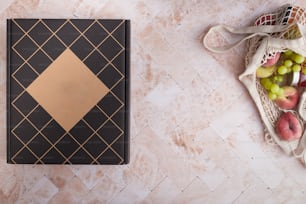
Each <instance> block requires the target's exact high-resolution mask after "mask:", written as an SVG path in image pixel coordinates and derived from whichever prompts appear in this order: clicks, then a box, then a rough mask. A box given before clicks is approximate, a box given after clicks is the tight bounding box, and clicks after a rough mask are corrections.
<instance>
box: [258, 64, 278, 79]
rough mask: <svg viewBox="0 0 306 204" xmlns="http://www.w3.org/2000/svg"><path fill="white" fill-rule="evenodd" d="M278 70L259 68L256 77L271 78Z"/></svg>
mask: <svg viewBox="0 0 306 204" xmlns="http://www.w3.org/2000/svg"><path fill="white" fill-rule="evenodd" d="M275 70H276V66H271V67H258V68H257V70H256V76H257V77H258V78H267V77H269V76H271V75H272V74H273V73H274V72H275Z"/></svg>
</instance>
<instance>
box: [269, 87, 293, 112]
mask: <svg viewBox="0 0 306 204" xmlns="http://www.w3.org/2000/svg"><path fill="white" fill-rule="evenodd" d="M282 88H283V90H284V94H283V95H281V96H278V97H277V98H276V99H275V103H276V104H277V105H278V106H279V107H280V108H282V109H286V110H289V109H292V108H294V107H295V106H296V105H297V104H298V101H299V93H298V90H297V89H296V88H294V87H293V86H284V87H282Z"/></svg>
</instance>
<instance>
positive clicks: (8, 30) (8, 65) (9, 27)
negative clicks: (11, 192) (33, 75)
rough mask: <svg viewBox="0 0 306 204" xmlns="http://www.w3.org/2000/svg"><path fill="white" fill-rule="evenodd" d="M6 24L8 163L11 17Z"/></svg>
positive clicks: (8, 141)
mask: <svg viewBox="0 0 306 204" xmlns="http://www.w3.org/2000/svg"><path fill="white" fill-rule="evenodd" d="M6 25H7V31H6V32H7V35H6V36H7V39H6V52H7V53H6V66H7V68H6V74H7V77H6V111H7V113H6V124H7V127H6V135H7V139H6V141H7V148H6V151H7V157H6V158H7V163H12V161H11V149H10V147H11V140H10V131H11V128H10V118H11V116H10V113H11V109H10V104H11V100H10V99H11V95H10V88H11V87H10V85H11V83H10V76H11V46H12V45H11V35H12V30H11V19H7V21H6Z"/></svg>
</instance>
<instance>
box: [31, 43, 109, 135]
mask: <svg viewBox="0 0 306 204" xmlns="http://www.w3.org/2000/svg"><path fill="white" fill-rule="evenodd" d="M26 91H27V92H28V93H29V94H30V95H31V96H32V97H33V98H34V99H35V100H36V101H37V102H38V103H39V104H40V105H41V106H42V107H43V108H44V109H45V110H46V111H47V112H48V113H49V114H50V115H51V116H52V117H53V118H54V119H55V120H56V121H57V122H58V123H59V124H60V125H61V126H62V127H63V128H64V129H65V130H66V131H67V132H68V131H69V130H70V129H71V128H72V127H73V126H75V125H76V123H78V122H79V121H80V120H81V119H82V118H83V117H84V116H85V115H86V114H87V113H88V111H90V110H91V109H92V108H93V107H94V106H95V105H96V104H97V103H98V102H99V101H100V100H101V99H102V98H103V97H104V96H105V95H106V94H107V93H108V92H109V89H108V88H107V87H106V86H105V85H104V84H103V82H102V81H101V80H99V79H98V78H97V76H96V75H94V74H93V73H92V72H91V71H90V70H89V69H88V68H87V66H86V65H85V64H84V63H83V62H82V61H81V60H80V59H79V58H78V57H77V56H76V55H75V54H74V53H73V52H72V51H71V50H70V49H66V50H65V51H64V52H63V53H62V54H61V55H60V56H59V57H58V58H57V59H56V60H55V61H54V62H53V63H52V64H51V65H50V66H49V67H48V68H47V69H46V70H45V71H44V72H43V73H42V74H41V75H40V76H39V77H38V78H37V79H36V80H35V81H34V82H33V83H32V84H30V86H29V87H28V88H27V89H26Z"/></svg>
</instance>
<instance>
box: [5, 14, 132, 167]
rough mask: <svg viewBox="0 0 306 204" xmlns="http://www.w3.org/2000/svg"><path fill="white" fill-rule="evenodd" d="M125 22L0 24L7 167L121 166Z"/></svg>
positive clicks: (125, 122) (124, 152)
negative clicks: (2, 30)
mask: <svg viewBox="0 0 306 204" xmlns="http://www.w3.org/2000/svg"><path fill="white" fill-rule="evenodd" d="M129 52H130V21H129V20H105V19H8V20H7V111H8V112H7V162H8V163H12V164H126V163H128V162H129V70H130V67H129V66H130V65H129V64H130V53H129Z"/></svg>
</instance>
